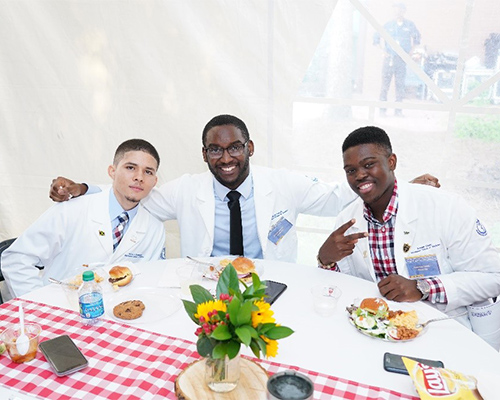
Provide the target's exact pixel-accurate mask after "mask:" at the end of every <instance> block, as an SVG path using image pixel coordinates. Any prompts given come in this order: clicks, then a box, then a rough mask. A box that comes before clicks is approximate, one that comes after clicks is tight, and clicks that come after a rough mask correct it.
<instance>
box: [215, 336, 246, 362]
mask: <svg viewBox="0 0 500 400" xmlns="http://www.w3.org/2000/svg"><path fill="white" fill-rule="evenodd" d="M240 346H241V344H240V343H239V342H237V341H235V340H230V341H228V342H220V343H218V344H217V345H216V346H215V347H214V351H213V354H212V357H213V358H224V356H225V355H226V354H227V356H228V357H229V358H230V359H233V358H234V357H236V355H237V354H238V353H239V352H240Z"/></svg>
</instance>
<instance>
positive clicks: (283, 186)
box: [50, 115, 439, 262]
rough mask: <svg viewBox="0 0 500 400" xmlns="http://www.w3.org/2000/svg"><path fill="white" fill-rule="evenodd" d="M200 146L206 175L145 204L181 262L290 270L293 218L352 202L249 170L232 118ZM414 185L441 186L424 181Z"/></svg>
mask: <svg viewBox="0 0 500 400" xmlns="http://www.w3.org/2000/svg"><path fill="white" fill-rule="evenodd" d="M202 145H203V147H202V156H203V160H204V161H205V162H206V163H207V166H208V171H207V172H205V173H201V174H195V175H183V176H181V177H180V178H178V179H175V180H173V181H171V182H167V183H165V184H164V185H162V186H161V187H160V188H159V189H157V190H156V189H155V190H153V191H152V193H151V194H150V196H149V197H148V198H146V199H145V200H144V201H143V204H144V206H145V207H146V208H147V209H148V210H149V211H150V212H151V213H152V214H153V215H155V216H156V217H157V218H159V219H160V220H162V221H165V220H170V219H177V221H178V224H179V228H180V236H181V254H182V256H183V257H185V256H201V257H208V256H220V255H228V254H238V255H244V256H246V257H249V258H265V259H273V260H281V261H289V262H295V261H296V258H297V231H296V220H297V216H298V215H299V214H300V213H305V214H312V215H319V216H336V215H337V214H338V213H339V212H340V211H341V210H342V209H344V208H345V207H346V206H347V205H348V204H349V203H351V202H352V201H353V200H354V199H355V198H356V195H355V194H354V193H352V191H351V190H350V188H349V187H348V186H347V185H346V184H337V183H333V184H327V183H324V182H320V181H318V180H317V179H315V178H309V177H307V176H303V175H300V174H296V173H292V172H290V171H287V170H281V169H280V170H277V169H272V168H266V167H261V166H256V165H251V164H250V157H252V155H253V154H254V151H255V145H254V143H253V141H252V140H251V139H250V134H249V131H248V129H247V127H246V125H245V123H244V122H243V121H242V120H241V119H239V118H237V117H235V116H232V115H218V116H216V117H214V118H212V119H211V120H210V121H209V122H208V123H207V124H206V126H205V128H204V129H203V134H202ZM419 179H420V180H419V182H425V183H430V184H436V185H438V184H439V183H438V182H437V179H436V178H434V177H431V176H429V175H424V176H422V177H420V178H419ZM61 187H62V188H61ZM86 191H87V186H86V185H85V184H75V183H74V182H73V181H71V180H68V179H66V178H62V177H59V178H57V179H55V180H54V181H53V184H52V188H51V191H50V197H51V198H52V199H53V200H54V201H63V200H67V199H68V198H69V194H71V195H72V196H79V195H81V194H83V193H86ZM92 191H94V188H92ZM235 191H237V192H238V193H239V195H240V197H239V199H238V202H239V205H240V209H241V223H240V225H241V229H242V239H243V243H242V247H241V248H240V249H239V251H236V252H235V251H232V249H231V237H230V236H231V234H230V233H231V232H230V225H231V221H230V210H229V205H230V203H229V202H230V199H229V197H228V195H229V196H231V192H235Z"/></svg>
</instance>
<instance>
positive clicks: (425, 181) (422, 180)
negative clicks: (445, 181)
mask: <svg viewBox="0 0 500 400" xmlns="http://www.w3.org/2000/svg"><path fill="white" fill-rule="evenodd" d="M410 183H417V184H419V185H429V186H434V187H437V188H439V187H441V185H440V183H439V179H438V178H436V177H435V176H432V175H431V174H424V175H420V176H417V177H416V178H415V179H412V180H411V181H410Z"/></svg>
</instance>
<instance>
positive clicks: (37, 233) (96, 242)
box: [1, 139, 165, 297]
mask: <svg viewBox="0 0 500 400" xmlns="http://www.w3.org/2000/svg"><path fill="white" fill-rule="evenodd" d="M159 164H160V157H159V155H158V152H157V151H156V149H155V148H154V147H153V146H152V145H151V144H150V143H148V142H146V141H145V140H142V139H131V140H127V141H125V142H123V143H122V144H121V145H120V146H118V148H117V150H116V152H115V156H114V160H113V164H112V165H110V166H109V167H108V174H109V176H110V177H111V179H112V180H113V184H112V186H111V187H108V188H106V189H105V190H103V191H102V192H101V193H99V194H96V195H95V196H82V197H80V198H78V199H75V201H70V202H65V203H60V204H56V205H54V206H53V207H51V208H50V209H49V210H47V211H46V212H45V213H44V214H43V215H42V216H41V217H40V218H39V219H38V220H37V221H35V223H34V224H33V225H32V226H30V227H29V228H28V229H27V230H26V231H25V232H24V233H23V234H22V235H21V236H19V238H18V239H17V240H16V241H15V242H14V243H13V244H12V246H10V247H9V248H8V249H7V250H5V251H4V252H3V254H2V263H1V265H2V272H3V274H4V276H5V279H6V282H7V286H8V288H9V290H10V292H11V294H12V295H13V296H16V297H17V296H21V295H23V294H24V293H28V292H30V291H32V290H34V289H36V288H38V287H41V286H43V285H46V284H47V283H48V278H49V277H51V278H56V279H60V280H61V279H64V278H66V277H68V276H72V275H73V274H75V273H76V271H78V270H79V269H81V267H82V265H83V264H86V265H89V264H95V263H103V264H112V263H118V262H123V261H129V262H137V261H145V260H156V259H160V258H164V246H165V231H164V227H163V224H162V223H161V222H160V221H159V220H158V219H156V218H155V217H153V216H152V215H151V214H150V213H149V212H148V211H147V210H146V209H145V208H144V207H143V206H142V205H141V204H140V203H139V202H140V200H141V199H143V198H144V197H146V196H147V195H148V194H149V192H150V191H151V189H153V187H154V186H155V185H156V182H157V176H156V173H157V170H158V166H159ZM37 265H43V266H44V269H43V271H42V273H41V274H40V273H39V269H38V268H37V267H36V266H37Z"/></svg>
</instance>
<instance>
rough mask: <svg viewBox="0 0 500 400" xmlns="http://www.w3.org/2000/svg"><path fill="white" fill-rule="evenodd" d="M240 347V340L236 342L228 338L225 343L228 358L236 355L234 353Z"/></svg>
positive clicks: (237, 351)
mask: <svg viewBox="0 0 500 400" xmlns="http://www.w3.org/2000/svg"><path fill="white" fill-rule="evenodd" d="M240 347H241V343H240V342H237V341H236V340H230V341H229V342H228V343H227V356H228V357H229V358H230V359H233V358H234V357H236V355H237V354H238V353H239V352H240Z"/></svg>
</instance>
